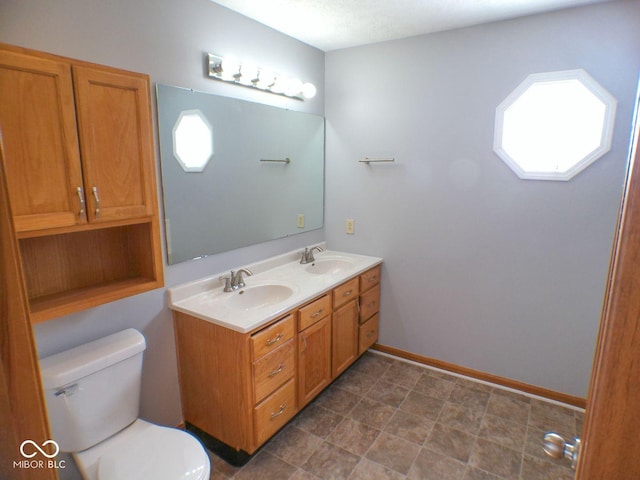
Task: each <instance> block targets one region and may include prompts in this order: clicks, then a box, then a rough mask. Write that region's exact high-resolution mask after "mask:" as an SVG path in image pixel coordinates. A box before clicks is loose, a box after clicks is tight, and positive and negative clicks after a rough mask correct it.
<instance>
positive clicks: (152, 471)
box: [40, 328, 210, 480]
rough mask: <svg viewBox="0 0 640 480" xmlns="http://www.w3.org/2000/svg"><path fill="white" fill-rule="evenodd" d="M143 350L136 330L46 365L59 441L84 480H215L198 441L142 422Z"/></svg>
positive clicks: (47, 388) (54, 357) (51, 414)
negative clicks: (140, 416) (69, 454)
mask: <svg viewBox="0 0 640 480" xmlns="http://www.w3.org/2000/svg"><path fill="white" fill-rule="evenodd" d="M145 346H146V345H145V340H144V337H143V336H142V334H141V333H140V332H138V331H137V330H134V329H132V328H131V329H128V330H124V331H122V332H118V333H114V334H113V335H109V336H108V337H104V338H101V339H99V340H95V341H93V342H90V343H87V344H85V345H80V346H79V347H76V348H72V349H71V350H67V351H65V352H61V353H58V354H55V355H52V356H50V357H47V358H44V359H42V360H40V369H41V372H42V382H43V387H44V390H45V397H46V401H47V409H48V412H49V422H50V425H51V434H52V435H53V440H55V441H56V442H57V443H58V446H59V447H60V450H61V451H63V452H71V454H72V456H73V458H74V460H75V462H76V464H77V466H78V469H79V470H80V473H81V474H82V476H83V477H84V478H85V479H86V480H96V479H99V480H125V479H126V480H138V479H139V480H148V479H154V480H209V473H210V464H209V456H208V455H207V453H206V451H205V450H204V448H203V447H202V445H201V444H200V442H199V441H198V440H196V439H195V438H194V437H192V436H191V435H189V434H188V433H186V432H184V431H182V430H179V429H176V428H170V427H161V426H158V425H154V424H152V423H149V422H146V421H144V420H141V419H139V418H138V406H139V400H140V380H141V376H142V353H143V351H144V349H145Z"/></svg>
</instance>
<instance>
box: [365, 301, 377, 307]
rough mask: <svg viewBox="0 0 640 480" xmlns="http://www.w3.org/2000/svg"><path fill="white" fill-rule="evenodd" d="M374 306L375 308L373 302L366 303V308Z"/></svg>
mask: <svg viewBox="0 0 640 480" xmlns="http://www.w3.org/2000/svg"><path fill="white" fill-rule="evenodd" d="M375 306H376V302H375V300H374V301H373V302H369V303H367V307H375Z"/></svg>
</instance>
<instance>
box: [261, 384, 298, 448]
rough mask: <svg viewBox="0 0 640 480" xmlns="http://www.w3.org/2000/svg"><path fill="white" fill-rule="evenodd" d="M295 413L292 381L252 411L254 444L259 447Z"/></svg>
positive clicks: (294, 390) (294, 391) (294, 395)
mask: <svg viewBox="0 0 640 480" xmlns="http://www.w3.org/2000/svg"><path fill="white" fill-rule="evenodd" d="M295 413H296V389H295V382H294V381H293V379H291V380H289V381H288V382H287V383H285V384H284V385H283V386H282V387H280V388H279V389H278V390H276V391H275V392H274V393H273V395H271V396H270V397H267V398H266V399H265V400H264V401H263V402H262V403H261V404H259V405H258V406H256V407H255V408H254V409H253V419H254V423H255V429H256V430H255V433H256V444H257V445H261V444H262V443H263V442H264V441H265V440H267V439H268V438H269V437H270V436H271V435H273V434H274V433H276V432H277V431H278V430H279V429H280V428H281V427H283V426H284V424H285V423H287V422H288V421H289V420H290V419H291V418H292V417H293V416H294V415H295Z"/></svg>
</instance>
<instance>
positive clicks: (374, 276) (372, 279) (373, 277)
mask: <svg viewBox="0 0 640 480" xmlns="http://www.w3.org/2000/svg"><path fill="white" fill-rule="evenodd" d="M377 279H378V276H377V275H373V276H371V277H369V283H371V282H375V281H376V280H377Z"/></svg>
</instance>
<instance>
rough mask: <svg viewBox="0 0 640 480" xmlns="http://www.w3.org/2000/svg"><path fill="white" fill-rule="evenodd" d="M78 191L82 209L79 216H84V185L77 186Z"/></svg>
mask: <svg viewBox="0 0 640 480" xmlns="http://www.w3.org/2000/svg"><path fill="white" fill-rule="evenodd" d="M76 192H78V200H79V201H80V211H79V212H78V216H80V217H84V194H83V192H82V187H78V188H76Z"/></svg>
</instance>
